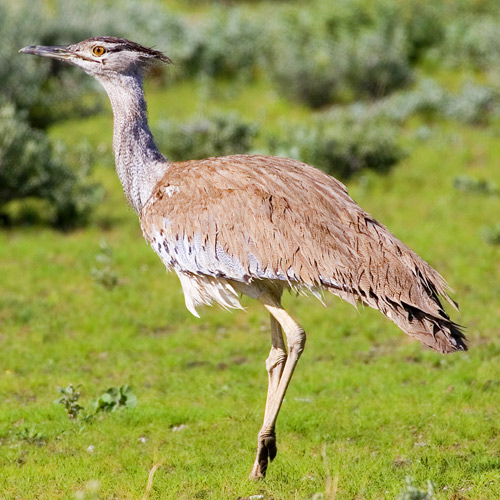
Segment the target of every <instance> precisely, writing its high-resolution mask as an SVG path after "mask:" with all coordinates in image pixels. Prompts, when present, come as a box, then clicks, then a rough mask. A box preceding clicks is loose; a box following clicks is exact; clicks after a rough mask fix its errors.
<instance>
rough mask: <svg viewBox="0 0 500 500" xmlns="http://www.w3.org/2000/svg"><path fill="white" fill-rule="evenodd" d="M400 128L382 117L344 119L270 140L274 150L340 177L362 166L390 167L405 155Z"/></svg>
mask: <svg viewBox="0 0 500 500" xmlns="http://www.w3.org/2000/svg"><path fill="white" fill-rule="evenodd" d="M396 137H397V131H396V129H395V128H394V127H392V126H391V125H390V124H388V123H387V122H383V121H381V120H373V119H371V120H358V119H353V118H352V117H351V116H348V115H345V116H344V117H343V118H342V119H339V120H337V121H336V123H331V122H325V121H323V122H320V123H318V125H317V126H316V127H314V128H306V127H299V128H293V129H290V130H288V131H286V133H285V134H283V135H282V136H281V137H274V138H272V139H271V140H270V142H269V150H270V152H271V154H277V155H279V156H286V157H291V158H296V159H298V160H301V161H303V162H306V163H309V164H311V165H314V166H316V167H319V168H321V169H322V170H324V171H325V172H327V173H329V174H331V175H335V176H337V177H340V178H344V179H346V178H348V177H350V176H351V175H353V174H355V173H357V172H359V171H360V170H362V169H374V170H377V171H381V172H384V171H387V170H388V169H389V168H390V167H391V166H392V165H394V164H395V163H397V162H398V161H399V160H400V159H401V158H402V157H403V151H402V149H401V148H400V146H399V145H398V144H397V141H396Z"/></svg>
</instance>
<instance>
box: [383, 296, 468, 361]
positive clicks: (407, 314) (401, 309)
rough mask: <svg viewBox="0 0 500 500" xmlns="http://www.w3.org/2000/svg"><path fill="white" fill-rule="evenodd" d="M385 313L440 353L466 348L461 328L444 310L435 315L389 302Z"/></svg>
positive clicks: (400, 326)
mask: <svg viewBox="0 0 500 500" xmlns="http://www.w3.org/2000/svg"><path fill="white" fill-rule="evenodd" d="M386 315H387V316H388V317H389V318H390V319H391V320H392V321H393V322H394V323H396V325H397V326H399V328H401V330H403V331H404V332H406V333H407V334H408V335H410V336H411V337H415V338H416V339H418V340H420V342H422V344H425V345H427V346H429V347H430V348H431V349H433V350H435V351H437V352H440V353H441V354H448V353H451V352H455V351H466V350H467V344H466V339H465V335H464V333H463V328H462V327H461V326H460V325H457V324H456V323H454V322H453V321H451V320H450V318H449V317H448V316H447V314H446V313H445V312H444V311H440V316H441V317H436V316H433V315H430V314H428V313H426V312H424V311H422V310H420V309H417V308H416V307H413V306H410V305H408V304H404V303H402V304H401V305H399V304H397V305H396V304H391V306H390V309H389V310H388V311H387V312H386Z"/></svg>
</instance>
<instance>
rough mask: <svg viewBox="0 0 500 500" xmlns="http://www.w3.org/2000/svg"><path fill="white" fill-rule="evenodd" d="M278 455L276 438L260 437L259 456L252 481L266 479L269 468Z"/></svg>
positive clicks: (255, 463)
mask: <svg viewBox="0 0 500 500" xmlns="http://www.w3.org/2000/svg"><path fill="white" fill-rule="evenodd" d="M277 453H278V449H277V448H276V436H275V435H274V433H273V434H272V435H271V436H266V437H260V436H259V441H258V444H257V456H256V458H255V462H254V464H253V467H252V471H251V472H250V479H264V478H265V477H266V471H267V466H268V465H269V462H272V461H273V460H274V457H275V456H276V454H277Z"/></svg>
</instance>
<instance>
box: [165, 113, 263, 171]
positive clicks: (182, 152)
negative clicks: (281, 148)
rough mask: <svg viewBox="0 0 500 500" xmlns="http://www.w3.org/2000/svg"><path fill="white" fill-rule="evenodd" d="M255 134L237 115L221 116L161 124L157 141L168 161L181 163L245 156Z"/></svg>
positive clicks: (255, 130) (255, 131) (251, 127)
mask: <svg viewBox="0 0 500 500" xmlns="http://www.w3.org/2000/svg"><path fill="white" fill-rule="evenodd" d="M256 133H257V128H256V127H255V126H254V125H252V124H249V123H245V122H242V121H241V120H240V118H239V117H238V116H237V115H236V114H220V115H216V116H214V117H211V118H203V119H200V120H197V121H193V122H188V123H182V124H178V123H175V122H170V121H164V122H161V123H160V124H159V125H158V127H157V132H156V137H157V139H158V142H159V144H160V145H161V148H160V149H162V151H165V153H166V155H167V157H168V158H169V160H172V161H181V160H191V159H201V158H207V157H210V156H225V155H230V154H237V153H246V152H248V151H249V150H250V149H251V148H252V143H253V139H254V138H255V135H256Z"/></svg>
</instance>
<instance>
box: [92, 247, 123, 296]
mask: <svg viewBox="0 0 500 500" xmlns="http://www.w3.org/2000/svg"><path fill="white" fill-rule="evenodd" d="M100 249H101V251H100V252H99V253H98V254H97V256H96V258H95V260H96V266H95V267H93V268H92V269H91V271H90V274H91V276H92V278H93V279H94V281H95V282H96V283H98V284H99V285H101V286H103V287H104V288H106V289H107V290H112V289H113V288H115V287H116V286H117V285H118V284H119V280H118V275H117V274H116V272H115V270H114V269H113V268H114V262H113V249H112V248H111V247H109V246H108V244H107V243H106V242H105V241H102V242H101V244H100Z"/></svg>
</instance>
